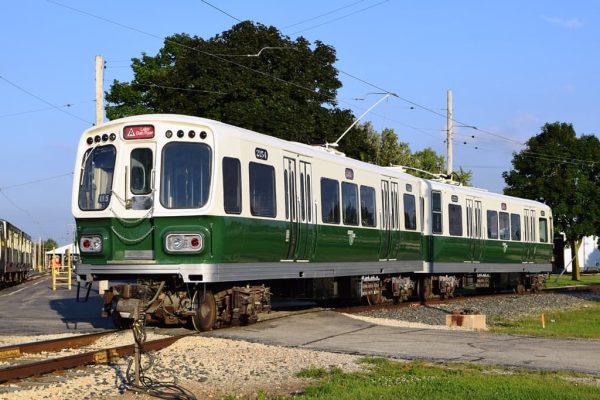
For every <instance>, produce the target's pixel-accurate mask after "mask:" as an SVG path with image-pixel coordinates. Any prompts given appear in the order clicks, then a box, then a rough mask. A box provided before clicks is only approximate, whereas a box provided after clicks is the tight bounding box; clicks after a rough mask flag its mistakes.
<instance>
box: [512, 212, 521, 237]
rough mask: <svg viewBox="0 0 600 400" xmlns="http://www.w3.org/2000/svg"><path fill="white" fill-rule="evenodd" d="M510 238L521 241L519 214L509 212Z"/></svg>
mask: <svg viewBox="0 0 600 400" xmlns="http://www.w3.org/2000/svg"><path fill="white" fill-rule="evenodd" d="M510 239H511V240H518V241H521V215H520V214H510Z"/></svg>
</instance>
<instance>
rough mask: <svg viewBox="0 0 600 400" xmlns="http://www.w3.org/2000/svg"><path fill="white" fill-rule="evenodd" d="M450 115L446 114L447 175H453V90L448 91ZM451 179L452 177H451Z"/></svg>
mask: <svg viewBox="0 0 600 400" xmlns="http://www.w3.org/2000/svg"><path fill="white" fill-rule="evenodd" d="M447 101H448V108H447V111H448V113H447V114H446V116H447V117H446V155H447V156H446V162H447V166H446V173H447V174H448V175H451V174H452V90H448V99H447ZM450 179H452V177H451V176H450Z"/></svg>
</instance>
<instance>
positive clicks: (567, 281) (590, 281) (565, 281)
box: [546, 273, 600, 287]
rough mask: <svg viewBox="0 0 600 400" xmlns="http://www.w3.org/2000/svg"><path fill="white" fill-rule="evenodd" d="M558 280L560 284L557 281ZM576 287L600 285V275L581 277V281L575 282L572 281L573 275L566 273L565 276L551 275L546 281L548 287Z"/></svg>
mask: <svg viewBox="0 0 600 400" xmlns="http://www.w3.org/2000/svg"><path fill="white" fill-rule="evenodd" d="M557 278H558V282H556V279H557ZM574 285H600V274H589V275H581V276H580V280H578V281H574V280H572V279H571V274H567V273H565V274H564V275H563V276H561V277H559V275H550V277H549V278H548V280H547V281H546V287H563V286H574Z"/></svg>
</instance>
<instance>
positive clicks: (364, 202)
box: [360, 186, 377, 227]
mask: <svg viewBox="0 0 600 400" xmlns="http://www.w3.org/2000/svg"><path fill="white" fill-rule="evenodd" d="M360 224H361V225H362V226H370V227H374V226H376V225H377V223H376V219H375V189H374V188H372V187H371V186H361V187H360Z"/></svg>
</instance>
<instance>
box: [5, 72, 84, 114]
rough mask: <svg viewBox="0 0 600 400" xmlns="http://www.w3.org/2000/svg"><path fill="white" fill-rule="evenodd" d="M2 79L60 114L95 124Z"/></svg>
mask: <svg viewBox="0 0 600 400" xmlns="http://www.w3.org/2000/svg"><path fill="white" fill-rule="evenodd" d="M0 79H2V80H3V81H4V82H6V83H8V84H9V85H11V86H13V87H15V88H17V89H19V90H20V91H22V92H23V93H26V94H28V95H29V96H31V97H33V98H35V99H37V100H39V101H41V102H42V103H45V104H47V105H49V106H50V107H52V108H54V109H56V110H58V111H60V112H62V113H64V114H67V115H69V116H70V117H73V118H76V119H78V120H80V121H83V122H85V123H86V124H90V125H93V123H92V122H90V121H87V120H85V119H83V118H81V117H79V116H77V115H75V114H73V113H70V112H68V111H66V110H63V109H62V108H61V107H59V106H57V105H54V104H52V103H50V102H49V101H48V100H45V99H43V98H41V97H40V96H38V95H36V94H34V93H32V92H30V91H29V90H27V89H25V88H23V87H21V86H19V85H17V84H16V83H14V82H11V81H9V80H8V79H6V78H5V77H3V76H1V75H0Z"/></svg>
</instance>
